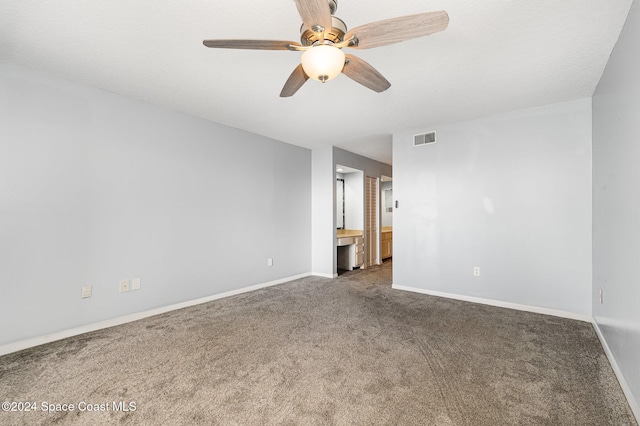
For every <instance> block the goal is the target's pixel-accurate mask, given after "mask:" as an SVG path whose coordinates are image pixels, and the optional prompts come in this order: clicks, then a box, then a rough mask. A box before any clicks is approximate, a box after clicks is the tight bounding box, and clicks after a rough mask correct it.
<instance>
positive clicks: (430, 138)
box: [413, 132, 436, 146]
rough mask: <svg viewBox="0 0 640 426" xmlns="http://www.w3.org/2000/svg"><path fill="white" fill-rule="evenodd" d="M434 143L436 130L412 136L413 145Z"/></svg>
mask: <svg viewBox="0 0 640 426" xmlns="http://www.w3.org/2000/svg"><path fill="white" fill-rule="evenodd" d="M430 143H436V132H428V133H422V134H420V135H415V136H414V137H413V146H422V145H428V144H430Z"/></svg>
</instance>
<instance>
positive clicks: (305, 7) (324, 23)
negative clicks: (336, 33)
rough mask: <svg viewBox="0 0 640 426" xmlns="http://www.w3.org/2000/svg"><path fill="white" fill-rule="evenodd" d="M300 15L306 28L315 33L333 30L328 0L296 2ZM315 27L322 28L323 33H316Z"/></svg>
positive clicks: (296, 0) (299, 0)
mask: <svg viewBox="0 0 640 426" xmlns="http://www.w3.org/2000/svg"><path fill="white" fill-rule="evenodd" d="M294 1H295V2H296V7H297V8H298V13H299V14H300V17H301V18H302V22H303V23H304V26H305V27H306V28H307V29H309V30H311V31H314V32H322V31H324V30H325V29H326V30H327V31H328V30H330V29H331V27H332V25H331V9H330V8H329V2H328V1H327V0H294ZM315 26H321V27H322V28H323V29H322V30H321V31H316V30H315V29H314V27H315Z"/></svg>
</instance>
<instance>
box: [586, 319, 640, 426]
mask: <svg viewBox="0 0 640 426" xmlns="http://www.w3.org/2000/svg"><path fill="white" fill-rule="evenodd" d="M592 323H593V328H594V329H595V330H596V334H597V335H598V339H600V343H601V344H602V347H603V348H604V353H605V354H606V355H607V358H608V359H609V364H611V368H613V372H614V373H615V374H616V377H617V378H618V382H620V387H621V388H622V392H624V396H626V397H627V402H628V403H629V407H631V411H633V415H634V416H636V421H637V422H638V423H640V406H638V402H637V401H636V400H635V399H634V398H633V393H632V392H631V388H630V387H629V384H628V383H627V381H626V379H625V378H624V376H623V375H622V370H620V367H619V366H618V363H617V362H616V359H615V357H614V356H613V352H611V348H609V344H608V343H607V340H606V339H605V338H604V334H602V330H600V326H599V325H598V323H597V322H596V320H595V318H594V319H593V321H592Z"/></svg>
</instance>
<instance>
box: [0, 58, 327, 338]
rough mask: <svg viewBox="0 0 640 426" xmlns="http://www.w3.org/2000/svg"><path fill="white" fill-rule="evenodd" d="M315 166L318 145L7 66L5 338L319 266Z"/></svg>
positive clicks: (2, 170)
mask: <svg viewBox="0 0 640 426" xmlns="http://www.w3.org/2000/svg"><path fill="white" fill-rule="evenodd" d="M310 166H311V151H310V150H307V149H304V148H299V147H294V146H292V145H288V144H284V143H282V142H278V141H275V140H271V139H267V138H264V137H261V136H257V135H254V134H250V133H247V132H243V131H239V130H236V129H232V128H228V127H225V126H222V125H218V124H214V123H211V122H208V121H205V120H201V119H197V118H193V117H189V116H187V115H183V114H180V113H175V112H171V111H167V110H163V109H161V108H158V107H154V106H150V105H147V104H144V103H142V102H137V101H134V100H131V99H128V98H124V97H121V96H117V95H114V94H111V93H107V92H104V91H101V90H97V89H94V88H89V87H86V86H82V85H79V84H75V83H71V82H67V81H64V80H61V79H56V78H54V77H51V76H46V75H42V74H39V73H35V72H31V71H29V70H27V69H24V68H20V67H16V66H12V65H8V64H0V290H1V292H2V295H1V297H0V324H3V326H2V328H1V329H0V330H1V331H0V345H2V344H5V343H9V342H15V341H19V340H23V339H27V338H32V337H37V336H42V335H44V334H47V333H52V332H56V331H60V330H65V329H70V328H74V327H79V326H81V325H85V324H90V323H94V322H98V321H103V320H107V319H112V318H116V317H119V316H123V315H126V314H130V313H135V312H141V311H145V310H149V309H153V308H156V307H162V306H167V305H171V304H175V303H179V302H182V301H188V300H193V299H197V298H201V297H206V296H210V295H214V294H218V293H222V292H226V291H230V290H235V289H239V288H243V287H246V286H250V285H255V284H261V283H266V282H270V281H274V280H278V279H282V278H286V277H289V276H294V275H297V274H302V273H309V272H310V271H311V220H310V217H311V174H310ZM329 179H330V178H329ZM267 258H273V259H274V265H273V266H272V267H268V266H267ZM138 277H139V278H141V279H142V289H141V290H139V291H135V292H129V293H122V294H121V293H119V292H118V282H119V280H121V279H126V278H138ZM84 284H90V285H93V297H92V298H90V299H83V300H82V299H81V298H80V294H81V286H82V285H84Z"/></svg>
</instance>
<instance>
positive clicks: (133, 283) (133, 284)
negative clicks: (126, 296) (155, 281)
mask: <svg viewBox="0 0 640 426" xmlns="http://www.w3.org/2000/svg"><path fill="white" fill-rule="evenodd" d="M131 290H140V278H134V279H132V280H131Z"/></svg>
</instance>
